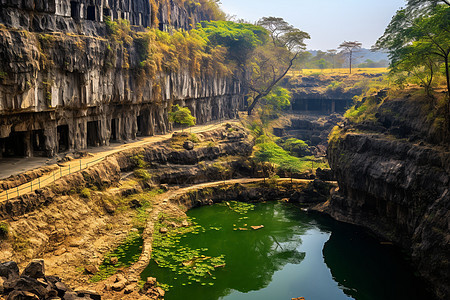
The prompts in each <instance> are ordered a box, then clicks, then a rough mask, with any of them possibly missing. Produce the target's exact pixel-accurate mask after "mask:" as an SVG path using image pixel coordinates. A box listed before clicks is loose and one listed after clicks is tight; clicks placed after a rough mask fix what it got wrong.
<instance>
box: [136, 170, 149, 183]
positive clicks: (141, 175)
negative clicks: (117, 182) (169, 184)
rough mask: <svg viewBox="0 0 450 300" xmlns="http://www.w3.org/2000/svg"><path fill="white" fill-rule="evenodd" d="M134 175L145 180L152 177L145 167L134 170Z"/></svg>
mask: <svg viewBox="0 0 450 300" xmlns="http://www.w3.org/2000/svg"><path fill="white" fill-rule="evenodd" d="M133 175H134V176H135V177H136V178H139V179H141V180H143V181H150V179H152V175H150V173H149V172H148V171H147V170H145V169H136V170H134V172H133Z"/></svg>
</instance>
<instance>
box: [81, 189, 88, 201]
mask: <svg viewBox="0 0 450 300" xmlns="http://www.w3.org/2000/svg"><path fill="white" fill-rule="evenodd" d="M80 196H81V197H83V198H86V199H91V190H90V189H88V188H84V189H82V190H81V191H80Z"/></svg>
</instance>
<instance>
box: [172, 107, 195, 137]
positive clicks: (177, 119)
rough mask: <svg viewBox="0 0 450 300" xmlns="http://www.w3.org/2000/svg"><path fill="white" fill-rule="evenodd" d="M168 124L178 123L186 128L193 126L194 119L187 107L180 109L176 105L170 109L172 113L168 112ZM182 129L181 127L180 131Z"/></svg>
mask: <svg viewBox="0 0 450 300" xmlns="http://www.w3.org/2000/svg"><path fill="white" fill-rule="evenodd" d="M169 122H172V123H178V124H180V125H181V126H183V125H186V126H188V127H190V126H194V125H195V122H196V119H195V117H193V116H192V114H191V111H190V110H189V108H187V107H180V106H179V105H178V104H177V105H175V106H173V107H172V111H170V112H169ZM183 130H184V127H181V131H183Z"/></svg>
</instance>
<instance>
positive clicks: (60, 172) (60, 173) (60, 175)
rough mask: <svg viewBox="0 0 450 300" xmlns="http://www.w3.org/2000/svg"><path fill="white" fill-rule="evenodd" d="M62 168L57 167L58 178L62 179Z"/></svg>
mask: <svg viewBox="0 0 450 300" xmlns="http://www.w3.org/2000/svg"><path fill="white" fill-rule="evenodd" d="M61 170H62V168H61V167H59V177H62V171H61Z"/></svg>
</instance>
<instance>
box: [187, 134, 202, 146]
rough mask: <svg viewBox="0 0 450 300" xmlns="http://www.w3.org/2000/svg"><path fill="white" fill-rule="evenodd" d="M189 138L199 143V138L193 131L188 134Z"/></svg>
mask: <svg viewBox="0 0 450 300" xmlns="http://www.w3.org/2000/svg"><path fill="white" fill-rule="evenodd" d="M189 140H190V141H191V142H193V143H194V144H197V143H200V139H199V138H198V136H197V135H196V134H195V133H191V134H189Z"/></svg>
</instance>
